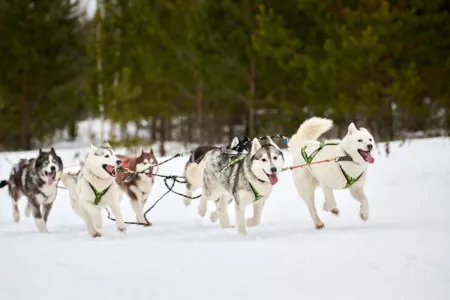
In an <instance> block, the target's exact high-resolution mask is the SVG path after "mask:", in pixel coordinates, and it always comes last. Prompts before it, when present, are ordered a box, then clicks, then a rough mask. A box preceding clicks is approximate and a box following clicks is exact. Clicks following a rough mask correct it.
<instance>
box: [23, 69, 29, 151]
mask: <svg viewBox="0 0 450 300" xmlns="http://www.w3.org/2000/svg"><path fill="white" fill-rule="evenodd" d="M21 104H22V109H21V110H22V120H21V131H22V132H21V140H22V141H21V148H22V149H23V150H29V149H31V138H30V133H29V120H30V119H29V118H30V115H29V111H28V109H29V104H28V70H27V69H24V70H23V73H22V95H21Z"/></svg>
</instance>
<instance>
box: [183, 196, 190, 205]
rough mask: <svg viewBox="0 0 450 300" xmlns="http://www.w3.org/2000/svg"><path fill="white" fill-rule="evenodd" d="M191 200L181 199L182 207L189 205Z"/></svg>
mask: <svg viewBox="0 0 450 300" xmlns="http://www.w3.org/2000/svg"><path fill="white" fill-rule="evenodd" d="M191 202H192V200H191V199H190V198H184V199H183V203H184V205H185V206H186V207H187V206H189V205H191Z"/></svg>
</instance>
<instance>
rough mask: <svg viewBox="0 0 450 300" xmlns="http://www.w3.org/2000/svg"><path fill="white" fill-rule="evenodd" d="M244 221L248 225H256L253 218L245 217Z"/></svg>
mask: <svg viewBox="0 0 450 300" xmlns="http://www.w3.org/2000/svg"><path fill="white" fill-rule="evenodd" d="M245 222H246V223H247V226H248V227H254V226H257V225H258V222H256V221H255V220H254V219H253V218H250V219H247V220H246V221H245Z"/></svg>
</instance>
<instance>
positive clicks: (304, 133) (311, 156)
mask: <svg viewBox="0 0 450 300" xmlns="http://www.w3.org/2000/svg"><path fill="white" fill-rule="evenodd" d="M332 126H333V121H332V120H329V119H324V118H318V117H313V118H310V119H308V120H306V121H305V122H303V123H302V124H301V125H300V128H299V129H298V131H297V133H296V134H294V135H293V136H292V138H291V140H290V141H289V148H290V151H291V153H292V156H293V164H294V166H295V165H300V164H305V163H311V162H315V161H320V160H325V159H330V158H337V159H336V161H335V162H329V163H323V164H314V165H309V166H306V167H303V168H297V169H294V170H293V172H292V175H293V178H294V183H295V185H296V187H297V191H298V193H299V195H300V197H301V198H303V200H304V201H305V203H306V205H307V206H308V210H309V213H310V215H311V218H312V219H313V222H314V225H315V226H316V228H317V229H321V228H323V227H324V223H323V222H322V221H321V220H320V218H319V216H318V215H317V211H316V207H315V202H314V191H315V189H316V187H317V186H320V187H321V188H322V190H323V193H324V195H325V203H324V207H323V208H324V210H325V211H327V212H331V213H333V214H335V215H339V209H338V208H337V207H336V200H335V199H334V194H333V190H336V189H349V190H350V193H351V195H352V196H353V198H355V199H356V200H358V201H359V202H360V204H361V207H360V212H359V214H360V217H361V219H362V220H363V221H366V220H367V219H368V218H369V201H368V199H367V197H366V195H365V193H364V183H365V181H366V178H367V167H368V163H369V164H372V163H374V161H375V159H374V158H373V157H372V155H371V153H370V152H371V151H372V149H373V145H374V138H373V137H372V135H371V134H370V133H369V131H367V129H365V128H362V127H361V128H359V129H357V128H356V126H355V124H353V123H351V124H350V126H349V127H348V133H347V135H346V136H345V137H344V138H343V139H342V140H330V141H324V142H318V141H317V139H318V138H319V137H320V135H322V134H323V133H324V132H326V131H328V130H329V129H331V127H332Z"/></svg>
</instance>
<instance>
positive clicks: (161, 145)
mask: <svg viewBox="0 0 450 300" xmlns="http://www.w3.org/2000/svg"><path fill="white" fill-rule="evenodd" d="M166 123H167V118H166V117H165V116H162V117H161V118H160V123H159V124H160V126H159V155H161V156H165V155H166V147H165V142H166V129H167V125H166Z"/></svg>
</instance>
